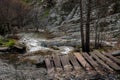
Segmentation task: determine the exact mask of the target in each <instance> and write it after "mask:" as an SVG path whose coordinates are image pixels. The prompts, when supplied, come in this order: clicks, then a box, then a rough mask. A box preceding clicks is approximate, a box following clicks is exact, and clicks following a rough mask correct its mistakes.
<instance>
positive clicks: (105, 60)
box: [95, 51, 120, 70]
mask: <svg viewBox="0 0 120 80" xmlns="http://www.w3.org/2000/svg"><path fill="white" fill-rule="evenodd" d="M95 55H97V56H98V57H100V58H101V59H102V60H103V61H104V62H105V63H107V64H108V65H109V66H111V67H112V68H113V69H115V70H120V66H118V65H117V64H116V63H114V62H113V61H112V60H110V59H109V58H107V57H106V56H104V55H103V54H101V53H100V52H99V51H95Z"/></svg>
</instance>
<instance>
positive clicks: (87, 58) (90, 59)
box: [81, 53, 104, 74]
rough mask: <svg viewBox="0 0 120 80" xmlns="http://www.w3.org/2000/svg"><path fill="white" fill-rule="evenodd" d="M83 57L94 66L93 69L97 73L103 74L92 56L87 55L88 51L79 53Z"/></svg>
mask: <svg viewBox="0 0 120 80" xmlns="http://www.w3.org/2000/svg"><path fill="white" fill-rule="evenodd" d="M81 54H82V55H83V56H84V58H85V59H86V60H87V61H88V62H89V63H90V64H91V65H92V66H93V67H94V68H95V70H96V71H97V72H98V73H99V74H104V73H103V71H102V70H101V69H100V67H99V65H98V64H97V62H96V61H94V60H93V58H92V57H91V56H90V55H88V53H81Z"/></svg>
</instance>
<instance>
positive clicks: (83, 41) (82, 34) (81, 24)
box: [80, 0, 85, 52]
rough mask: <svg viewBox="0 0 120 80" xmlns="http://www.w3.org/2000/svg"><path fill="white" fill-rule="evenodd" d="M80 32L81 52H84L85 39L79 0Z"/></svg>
mask: <svg viewBox="0 0 120 80" xmlns="http://www.w3.org/2000/svg"><path fill="white" fill-rule="evenodd" d="M80 18H81V19H80V31H81V43H82V51H83V52H84V51H85V39H84V29H83V9H82V0H80Z"/></svg>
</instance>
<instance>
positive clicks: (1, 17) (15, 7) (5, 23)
mask: <svg viewBox="0 0 120 80" xmlns="http://www.w3.org/2000/svg"><path fill="white" fill-rule="evenodd" d="M28 11H29V7H28V5H24V4H23V3H22V1H20V0H0V26H2V29H4V30H0V33H1V35H3V34H5V33H8V32H9V33H11V32H12V31H13V30H12V28H13V27H14V26H21V25H23V22H24V19H25V17H26V15H27V14H28Z"/></svg>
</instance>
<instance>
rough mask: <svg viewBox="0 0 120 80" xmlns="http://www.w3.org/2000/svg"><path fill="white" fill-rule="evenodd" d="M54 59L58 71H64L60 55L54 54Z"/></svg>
mask: <svg viewBox="0 0 120 80" xmlns="http://www.w3.org/2000/svg"><path fill="white" fill-rule="evenodd" d="M53 61H54V64H55V67H56V71H58V72H59V71H62V65H61V62H60V58H59V56H58V55H53Z"/></svg>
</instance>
